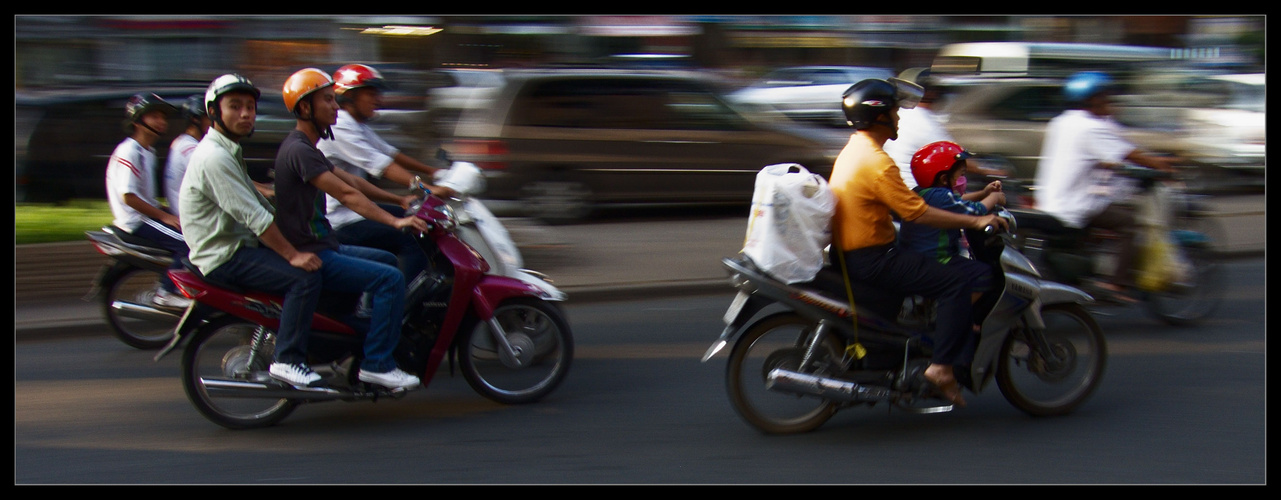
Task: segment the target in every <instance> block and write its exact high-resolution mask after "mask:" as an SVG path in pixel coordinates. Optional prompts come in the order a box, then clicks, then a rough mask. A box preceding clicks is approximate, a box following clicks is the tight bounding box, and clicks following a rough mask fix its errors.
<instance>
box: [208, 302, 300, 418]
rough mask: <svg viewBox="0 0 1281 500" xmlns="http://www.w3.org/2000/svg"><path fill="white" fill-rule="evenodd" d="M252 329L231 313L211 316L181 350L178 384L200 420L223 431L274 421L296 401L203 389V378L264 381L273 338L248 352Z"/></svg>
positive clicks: (266, 375)
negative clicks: (224, 428) (180, 379)
mask: <svg viewBox="0 0 1281 500" xmlns="http://www.w3.org/2000/svg"><path fill="white" fill-rule="evenodd" d="M257 328H258V327H257V325H254V324H253V323H249V322H247V321H245V320H242V319H239V318H235V317H231V316H224V317H221V318H217V319H214V320H212V321H210V322H209V323H206V324H204V325H201V326H200V327H199V328H198V329H196V330H195V331H194V332H192V334H191V335H192V337H191V339H190V340H188V342H187V346H186V348H185V349H184V350H183V356H182V387H183V390H185V391H186V393H187V399H189V400H191V404H192V405H194V406H195V407H196V410H198V411H200V414H201V415H203V416H204V417H205V418H207V419H209V420H210V421H212V422H213V423H216V424H218V425H221V426H223V427H226V428H228V429H253V428H260V427H269V426H272V425H275V424H276V423H278V422H280V421H281V420H283V419H284V418H285V417H287V416H289V414H290V413H293V411H294V409H296V408H297V407H298V404H299V403H298V402H297V401H292V400H289V399H284V398H246V397H219V396H217V395H214V394H210V392H209V391H208V390H207V388H206V387H205V384H204V380H205V379H207V378H219V379H234V380H244V381H248V382H267V381H269V380H270V378H271V376H270V375H269V374H268V373H267V369H268V368H269V367H270V366H271V360H272V354H273V351H274V347H275V346H274V342H272V341H265V342H263V344H264V346H263V347H262V348H261V349H260V350H259V351H258V352H256V353H254V352H251V349H250V343H251V342H252V340H253V336H254V331H255V330H256V329H257Z"/></svg>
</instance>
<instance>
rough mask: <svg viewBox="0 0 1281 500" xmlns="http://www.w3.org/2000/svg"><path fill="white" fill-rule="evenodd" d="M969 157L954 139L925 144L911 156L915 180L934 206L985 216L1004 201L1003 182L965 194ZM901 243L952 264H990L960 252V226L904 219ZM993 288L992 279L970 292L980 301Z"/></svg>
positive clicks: (944, 262) (900, 232)
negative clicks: (953, 227)
mask: <svg viewBox="0 0 1281 500" xmlns="http://www.w3.org/2000/svg"><path fill="white" fill-rule="evenodd" d="M969 157H970V152H969V151H966V150H965V149H964V148H962V147H961V146H960V145H958V144H956V143H954V142H948V141H939V142H934V143H930V144H927V145H925V147H923V148H921V149H920V150H919V151H917V152H916V154H914V155H912V163H911V169H912V176H913V178H915V179H916V185H917V187H916V188H915V190H916V192H917V194H920V195H921V198H922V199H924V200H925V203H926V204H928V205H930V206H932V207H935V208H939V209H943V210H947V211H949V212H955V213H959V214H968V215H986V214H987V213H988V212H989V211H990V210H992V207H994V206H996V205H1001V204H1004V203H1005V193H1003V192H1001V181H992V182H991V183H989V184H988V185H986V186H984V187H983V189H982V190H980V191H975V192H973V193H965V192H964V187H960V186H964V179H965V172H966V166H965V163H966V162H965V160H966V158H969ZM898 246H899V248H900V249H902V250H904V251H909V252H917V253H922V254H925V255H930V256H933V257H934V258H936V259H938V261H939V262H941V263H943V264H947V265H949V266H985V267H986V266H987V264H984V263H982V262H978V261H975V260H971V259H969V258H966V257H964V256H962V255H961V230H960V229H936V228H933V227H930V226H926V225H922V224H914V223H912V222H909V221H903V222H902V224H901V226H900V228H899V237H898ZM989 275H990V274H989ZM990 287H991V282H990V281H987V282H985V283H982V284H979V285H978V286H976V287H975V289H974V290H973V291H972V293H971V295H970V298H971V301H977V300H978V299H979V297H980V296H982V293H983V292H984V291H986V290H987V289H988V288H990ZM975 328H976V329H977V328H978V327H977V325H976V326H975Z"/></svg>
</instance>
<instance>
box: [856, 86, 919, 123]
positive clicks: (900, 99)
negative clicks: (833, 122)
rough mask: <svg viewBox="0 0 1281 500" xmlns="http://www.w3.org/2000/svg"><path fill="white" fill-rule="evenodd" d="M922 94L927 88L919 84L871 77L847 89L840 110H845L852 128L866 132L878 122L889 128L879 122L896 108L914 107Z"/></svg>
mask: <svg viewBox="0 0 1281 500" xmlns="http://www.w3.org/2000/svg"><path fill="white" fill-rule="evenodd" d="M923 94H924V89H922V88H921V86H920V85H917V84H915V83H912V82H909V81H905V80H900V79H898V78H889V79H886V80H881V79H879V78H868V79H866V80H863V81H861V82H858V83H855V84H854V85H850V88H848V89H846V90H845V93H844V94H843V95H842V96H841V109H842V110H843V111H845V121H846V122H847V123H849V125H850V126H851V127H854V129H855V130H865V129H868V128H871V127H872V125H875V124H878V123H880V124H883V125H887V123H885V122H883V121H881V122H878V121H877V120H876V119H877V117H879V116H881V115H882V114H885V113H888V112H890V110H892V109H894V108H895V107H899V108H907V109H911V108H915V107H916V105H917V103H920V102H921V95H923Z"/></svg>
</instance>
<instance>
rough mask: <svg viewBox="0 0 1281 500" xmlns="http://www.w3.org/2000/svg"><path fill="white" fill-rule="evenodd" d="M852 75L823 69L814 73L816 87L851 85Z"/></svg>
mask: <svg viewBox="0 0 1281 500" xmlns="http://www.w3.org/2000/svg"><path fill="white" fill-rule="evenodd" d="M850 76H851V75H850V74H849V73H846V72H844V71H840V70H835V69H821V70H817V71H815V72H814V78H813V82H814V85H833V84H838V83H850Z"/></svg>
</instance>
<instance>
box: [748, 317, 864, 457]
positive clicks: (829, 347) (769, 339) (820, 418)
mask: <svg viewBox="0 0 1281 500" xmlns="http://www.w3.org/2000/svg"><path fill="white" fill-rule="evenodd" d="M814 327H815V324H814V322H812V321H808V320H806V319H804V318H802V317H800V316H799V315H795V314H784V315H779V316H772V317H769V318H765V319H763V320H761V321H759V322H757V323H756V324H753V325H752V326H751V327H749V328H748V329H747V331H746V332H744V333H743V336H742V338H740V339H739V340H738V342H737V343H735V344H734V349H733V350H731V351H730V355H729V364H728V367H727V368H726V375H725V383H726V386H727V388H728V390H729V397H730V402H731V403H733V405H734V409H735V410H736V411H738V414H739V415H741V416H742V417H743V419H744V420H746V421H747V423H749V424H751V425H752V426H753V427H756V428H757V429H759V430H761V431H762V432H765V433H767V434H796V433H802V432H809V431H812V430H814V429H817V428H818V427H819V426H821V425H823V424H824V423H826V422H827V421H828V419H831V418H832V415H835V414H836V409H837V408H836V403H834V402H832V401H831V400H827V399H823V398H819V397H815V396H802V395H798V394H792V393H785V392H778V391H773V390H771V389H769V388H767V386H766V375H768V374H769V372H770V371H771V370H773V369H774V368H784V369H787V370H798V371H810V370H801V367H800V364H801V360H802V358H803V357H804V355H805V350H806V349H805V343H806V340H807V339H808V338H809V337H810V334H811V332H812V331H813V329H814ZM822 342H824V348H823V349H820V350H819V353H820V357H827V358H828V359H824V360H816V361H817V362H819V363H822V362H825V361H834V359H835V360H839V356H840V354H839V353H840V352H841V347H840V346H838V345H836V342H837V339H835V338H834V337H832V336H830V335H829V336H826V337H825V338H824V339H822ZM833 358H834V359H833Z"/></svg>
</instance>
